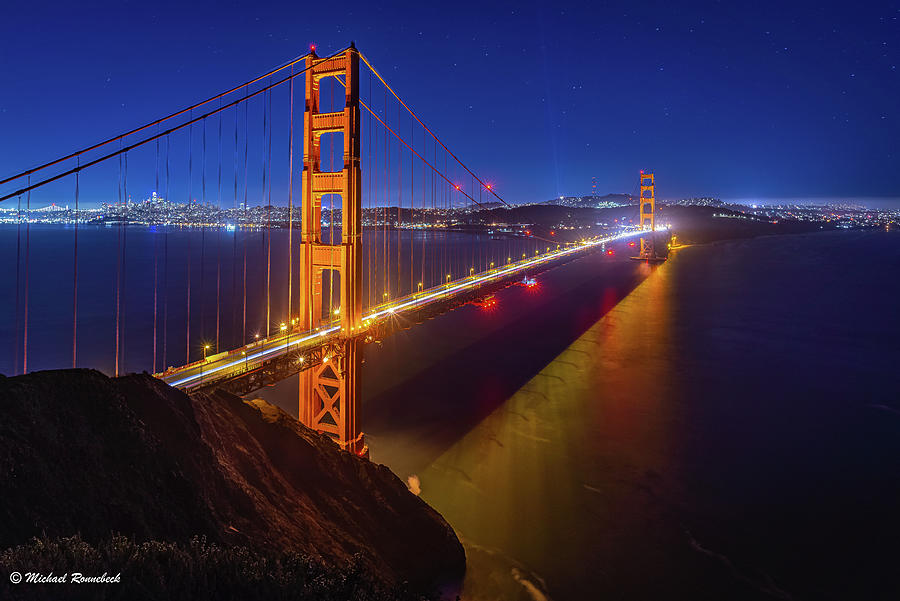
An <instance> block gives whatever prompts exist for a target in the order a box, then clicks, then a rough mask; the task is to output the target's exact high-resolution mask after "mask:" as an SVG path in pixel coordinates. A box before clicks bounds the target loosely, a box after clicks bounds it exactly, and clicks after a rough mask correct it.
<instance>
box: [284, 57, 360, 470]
mask: <svg viewBox="0 0 900 601" xmlns="http://www.w3.org/2000/svg"><path fill="white" fill-rule="evenodd" d="M306 69H307V70H306V112H305V113H304V116H303V136H304V139H303V184H302V185H303V194H302V207H301V212H302V217H301V234H300V238H301V242H300V280H299V285H300V289H299V295H300V299H301V300H300V326H301V330H303V331H308V330H313V329H316V328H320V327H321V328H322V329H325V328H327V327H333V326H335V325H338V326H339V327H340V329H341V336H340V337H339V338H338V340H337V342H335V343H334V344H332V345H328V347H326V348H325V349H324V350H323V351H322V354H321V357H319V359H320V361H319V363H318V364H317V365H314V366H312V367H310V368H309V369H306V370H304V371H301V372H300V411H299V415H300V421H302V422H303V423H304V424H305V425H307V426H308V427H310V428H313V429H315V430H318V431H320V432H324V433H326V434H328V435H329V436H331V437H332V438H334V440H335V442H337V443H338V444H340V445H341V446H342V447H343V448H345V449H347V450H349V451H351V452H357V453H360V454H361V453H363V452H364V448H365V446H364V443H363V441H362V435H361V434H360V432H359V429H358V424H357V389H358V386H359V383H358V382H357V372H358V367H359V354H358V353H359V349H358V348H357V345H358V342H357V340H356V338H355V336H356V334H358V333H359V332H360V330H361V325H362V281H361V276H362V248H361V245H360V236H361V233H362V202H361V196H362V180H361V167H360V101H359V53H358V52H357V50H356V48H355V47H354V46H353V45H352V44H351V46H350V48H348V49H347V50H346V51H345V52H343V53H341V54H339V55H337V56H333V57H331V58H326V59H320V58H318V57H317V56H316V55H315V52H313V53H311V54H310V56H308V57H307V59H306ZM328 77H333V78H335V79H336V80H337V81H338V82H340V84H342V85H343V87H344V89H345V91H346V93H345V102H344V107H343V110H338V111H335V112H320V111H319V86H320V82H321V81H322V80H323V79H325V78H328ZM329 134H334V135H340V136H342V137H343V147H344V161H343V168H342V169H341V170H339V171H322V170H321V169H320V166H321V161H320V159H321V141H322V136H323V135H329ZM328 195H334V196H339V197H340V206H341V214H342V215H341V240H340V244H326V243H325V242H324V241H323V239H322V198H323V196H328ZM332 198H334V197H333V196H332ZM335 204H336V203H335ZM326 271H328V286H332V288H333V286H334V282H337V284H338V287H339V289H340V306H339V307H338V308H337V309H335V310H334V312H332V311H331V308H330V307H325V306H323V298H324V296H325V295H324V293H323V277H322V276H323V274H324V273H325V272H326ZM323 310H327V311H328V312H329V315H327V316H324V317H323ZM335 315H337V316H338V320H337V323H334V318H335Z"/></svg>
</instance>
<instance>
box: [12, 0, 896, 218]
mask: <svg viewBox="0 0 900 601" xmlns="http://www.w3.org/2000/svg"><path fill="white" fill-rule="evenodd" d="M329 5H333V6H335V8H331V9H325V8H316V7H325V6H329ZM338 6H346V8H339V7H338ZM0 35H2V40H3V42H2V59H0V74H2V81H3V85H2V91H0V140H2V144H0V175H8V174H11V173H13V172H16V171H18V170H21V169H24V168H27V167H30V166H33V165H36V164H38V163H40V162H43V161H45V160H48V159H51V158H55V157H56V156H58V155H60V154H63V153H67V152H70V151H72V150H75V149H76V148H79V147H81V146H84V145H86V144H88V143H91V142H95V141H99V140H101V139H105V138H106V137H108V136H111V135H114V134H116V133H119V132H120V131H123V130H126V129H130V128H132V127H134V126H137V125H141V124H143V123H145V122H148V121H151V120H153V119H155V118H157V117H159V116H162V115H163V114H167V113H169V112H172V111H174V110H177V109H180V108H182V107H183V106H187V105H189V104H191V103H193V102H196V101H198V100H201V99H203V98H206V97H208V96H210V95H212V94H214V93H217V92H219V91H221V90H224V89H225V88H227V87H230V86H232V85H235V84H238V83H241V82H243V81H245V80H247V79H249V78H251V77H253V76H255V75H258V74H261V73H264V72H265V71H267V70H268V69H269V68H271V67H274V66H277V65H279V64H281V63H283V62H285V61H287V60H288V59H291V58H293V57H295V56H297V55H300V54H303V53H304V52H306V49H307V48H308V46H309V44H310V43H311V42H315V43H316V44H317V45H318V47H319V51H320V54H322V55H324V54H327V53H329V52H331V51H334V50H338V49H340V48H343V47H344V46H346V45H347V44H348V43H349V42H350V41H351V40H354V41H355V42H356V45H357V47H358V48H359V49H360V50H361V51H362V52H363V53H365V54H366V55H367V57H369V58H370V60H372V61H373V64H375V66H376V67H378V68H379V69H380V70H381V71H382V72H383V73H384V74H385V76H386V78H387V79H388V81H389V83H391V84H392V85H393V86H394V88H395V89H396V90H397V91H398V92H399V93H400V95H401V96H402V97H404V98H405V99H406V100H407V101H408V102H409V104H410V105H411V106H412V107H413V108H414V109H415V110H417V111H418V112H419V114H420V115H421V116H422V117H423V119H424V120H425V121H426V122H427V123H429V125H430V126H431V127H432V129H433V130H434V131H435V132H436V133H437V134H438V135H439V136H440V137H441V138H442V139H443V140H444V141H445V143H446V144H447V146H449V147H450V148H451V149H452V150H454V151H455V152H457V154H459V155H460V157H461V158H462V159H463V160H464V161H465V162H466V163H468V164H469V165H470V166H471V167H472V168H473V169H474V171H475V172H476V173H479V174H480V175H482V176H483V177H485V178H486V179H489V180H490V181H493V182H495V184H496V186H497V189H498V190H499V191H500V193H501V194H502V195H503V196H504V197H505V198H507V199H508V200H510V201H513V202H527V201H541V200H546V199H547V198H550V197H552V196H556V195H561V194H566V195H576V194H578V195H581V194H588V193H590V190H591V177H593V176H595V177H596V178H597V182H598V191H599V192H601V193H606V192H633V191H634V189H635V184H636V181H637V173H638V170H640V169H650V170H654V171H655V172H656V174H657V181H658V194H659V196H661V197H663V198H675V197H683V196H705V195H714V196H720V197H722V198H729V199H736V198H740V199H750V198H760V199H761V198H785V197H834V196H900V169H898V166H900V69H898V66H900V2H896V1H885V2H871V3H867V2H841V3H829V2H816V3H805V2H771V3H770V2H763V1H758V2H752V3H736V2H730V1H723V2H660V3H641V2H625V3H619V2H609V3H607V2H561V3H558V4H557V3H553V2H512V3H493V2H484V1H481V2H470V1H462V2H417V3H384V2H370V3H355V2H350V3H345V4H343V5H338V4H337V3H332V2H327V3H326V2H317V3H304V2H297V1H292V2H283V3H282V2H265V1H255V2H215V3H214V2H173V3H160V2H152V1H146V2H126V1H119V2H108V3H101V2H66V3H45V2H34V3H28V2H24V1H14V2H9V3H6V5H5V6H4V16H3V19H2V22H0Z"/></svg>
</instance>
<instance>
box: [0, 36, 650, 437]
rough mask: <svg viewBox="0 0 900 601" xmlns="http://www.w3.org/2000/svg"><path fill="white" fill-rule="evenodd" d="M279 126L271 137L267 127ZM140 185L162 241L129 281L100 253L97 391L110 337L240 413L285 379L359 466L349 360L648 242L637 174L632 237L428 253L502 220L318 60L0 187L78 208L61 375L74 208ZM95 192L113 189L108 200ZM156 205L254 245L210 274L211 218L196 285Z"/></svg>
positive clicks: (383, 106) (387, 92) (401, 111)
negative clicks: (225, 399) (450, 231)
mask: <svg viewBox="0 0 900 601" xmlns="http://www.w3.org/2000/svg"><path fill="white" fill-rule="evenodd" d="M301 82H302V84H303V87H302V88H301V87H300V83H301ZM301 110H302V114H301ZM251 111H253V114H251ZM276 118H278V119H281V120H283V121H284V123H282V124H280V125H278V126H276V125H275V122H276ZM210 138H212V139H213V140H214V142H215V145H214V147H213V148H212V149H211V148H210V146H212V145H211V144H210V143H209V139H210ZM213 153H214V157H215V158H214V160H213V161H212V168H210V164H209V163H210V154H213ZM229 155H230V157H229ZM251 157H252V159H251ZM229 158H230V159H231V160H230V161H229V160H228V159H229ZM229 162H230V163H231V164H230V165H229ZM298 164H300V165H302V170H301V171H300V173H299V177H297V173H296V172H297V166H299V165H298ZM151 179H152V188H153V190H154V195H155V194H156V191H161V192H162V198H164V199H165V203H161V205H159V206H157V207H156V208H155V209H154V211H155V213H154V217H153V219H154V223H157V224H163V225H165V226H166V228H165V229H164V233H163V234H162V236H161V237H162V240H158V239H155V240H154V247H153V262H152V265H151V264H149V263H148V264H146V265H142V266H141V267H135V266H134V264H135V261H138V259H136V258H133V257H131V258H130V257H129V254H128V240H129V237H128V229H127V228H126V227H125V226H126V223H127V219H121V220H119V221H118V222H117V223H114V224H111V225H112V227H115V228H117V232H116V233H117V237H116V244H115V248H110V249H109V251H108V252H109V254H110V255H112V254H113V253H114V255H115V270H114V272H112V271H111V272H110V274H109V275H110V278H111V279H112V280H114V284H112V285H111V286H110V288H109V309H110V310H109V319H110V321H114V329H113V332H114V333H113V335H111V336H110V337H109V338H110V340H109V346H110V348H111V353H112V354H113V360H112V362H111V372H112V374H113V375H116V376H118V375H119V374H120V373H124V371H125V366H126V357H129V355H128V354H127V353H126V347H125V340H126V333H128V336H129V338H128V339H129V343H130V345H131V346H130V347H129V348H134V346H135V344H136V345H137V346H138V347H141V348H144V347H150V355H151V357H152V359H151V360H150V361H149V362H148V364H147V365H144V364H139V365H138V368H139V369H145V370H147V369H149V370H151V371H152V372H153V373H155V375H157V377H159V378H161V379H162V380H164V381H166V382H167V383H169V384H170V385H172V386H176V387H179V388H182V389H185V390H197V389H202V388H204V387H209V386H217V387H222V388H225V389H228V390H231V391H233V392H235V393H238V394H246V393H249V392H251V391H253V390H256V389H259V388H260V387H262V386H264V385H267V384H271V383H274V382H277V381H279V380H281V379H284V378H286V377H288V376H290V375H293V374H295V373H298V372H299V374H300V380H299V394H298V410H299V411H298V412H299V416H300V420H301V421H302V422H303V423H304V424H305V425H307V426H309V427H311V428H313V429H316V430H318V431H320V432H324V433H326V434H328V435H329V436H331V437H332V438H333V439H334V440H335V441H336V442H337V443H338V444H340V445H341V446H342V447H344V448H346V449H347V450H349V451H351V452H356V453H358V454H364V453H365V449H366V447H365V442H364V439H363V435H362V433H361V430H360V427H359V420H358V417H357V399H358V387H359V381H358V380H359V378H358V370H359V363H360V355H361V346H362V345H365V344H367V343H371V342H374V341H377V340H380V339H381V338H383V337H384V336H387V335H389V334H390V333H391V332H393V331H394V330H396V329H399V328H405V327H409V326H410V325H411V324H413V323H416V322H418V321H421V320H423V319H426V318H428V317H431V316H434V315H437V314H439V313H442V312H445V311H447V310H450V309H452V308H454V307H456V306H459V305H460V304H463V303H466V302H470V301H473V300H475V299H478V298H483V297H484V296H485V295H488V294H490V293H492V292H493V291H494V290H496V289H499V288H501V287H503V286H507V285H509V284H510V283H512V282H515V281H518V280H521V279H522V278H523V277H527V274H533V273H535V272H537V271H540V270H542V269H546V268H548V267H550V266H552V265H556V264H559V263H561V262H563V261H566V260H568V259H571V258H574V257H576V256H579V255H581V254H582V253H585V252H589V251H591V250H593V249H598V248H605V247H606V244H608V243H612V242H613V241H615V240H618V239H623V238H629V237H634V236H641V245H640V253H639V255H638V257H636V258H641V259H644V260H654V259H655V258H656V253H655V252H654V247H653V237H652V235H650V234H647V231H648V230H654V229H655V221H654V212H655V196H654V185H655V182H654V179H653V174H650V173H646V174H645V173H644V172H641V176H640V189H641V195H640V198H641V201H640V209H639V217H640V223H639V224H638V225H637V226H635V227H632V228H623V229H621V230H620V231H617V232H615V233H613V234H609V235H605V236H594V237H590V238H584V239H581V240H578V241H574V242H569V243H556V242H548V240H547V239H544V238H541V237H540V236H506V237H505V238H502V239H500V240H495V239H493V237H481V238H478V237H473V239H472V241H471V242H470V243H467V244H466V245H465V247H464V248H459V247H455V248H454V247H453V246H452V245H451V244H450V243H449V242H448V241H447V239H446V237H442V236H441V235H440V232H441V230H442V229H443V230H446V229H447V228H446V226H447V225H448V223H449V221H450V219H449V217H448V216H449V215H451V214H453V212H454V211H456V212H457V213H456V214H462V215H467V214H471V212H472V211H473V210H474V209H476V208H484V207H485V206H486V205H487V203H488V202H491V203H499V204H500V205H501V206H506V207H509V206H510V205H509V203H507V202H506V201H505V200H504V199H503V198H502V197H501V196H500V195H499V194H498V192H497V190H496V188H495V186H494V185H493V184H491V183H489V182H487V181H485V180H484V179H482V178H480V177H479V176H478V175H476V174H475V173H474V172H473V171H472V170H471V169H470V168H469V167H468V166H466V165H465V164H464V163H463V162H462V161H461V160H460V159H459V158H458V156H457V155H456V154H455V153H453V152H451V151H450V149H449V148H447V147H446V146H445V145H444V143H443V142H442V141H441V140H440V139H439V138H438V137H437V135H435V133H434V132H433V131H432V130H431V129H430V128H429V127H427V126H426V124H425V123H424V122H423V121H422V120H421V119H420V118H419V116H418V115H417V113H416V112H414V111H413V110H412V109H411V108H410V107H409V106H408V105H407V104H406V102H404V101H403V100H402V99H401V98H400V96H399V95H398V94H397V93H396V92H395V91H394V89H393V88H392V87H391V86H390V85H389V84H388V83H387V82H386V81H385V79H384V78H383V77H382V75H381V74H380V73H379V72H378V71H377V70H376V69H375V68H374V67H373V66H372V64H371V63H370V61H369V60H368V59H367V58H366V57H365V56H364V55H363V54H362V53H360V52H359V50H357V49H356V48H355V46H354V45H353V44H351V45H350V46H349V47H347V48H345V49H343V50H341V51H339V52H335V53H333V54H330V55H328V56H325V57H319V56H318V55H317V54H316V51H315V48H311V50H310V52H309V53H307V54H305V55H303V56H301V57H298V58H296V59H294V60H292V61H290V62H288V63H286V64H284V65H282V66H280V67H278V68H276V69H274V70H272V71H269V72H268V73H266V74H264V75H261V76H259V77H256V78H254V79H252V80H250V81H248V82H245V83H243V84H241V85H239V86H235V87H232V88H231V89H229V90H227V91H225V92H222V93H220V94H217V95H215V96H213V97H211V98H208V99H207V100H204V101H202V102H200V103H197V104H194V105H192V106H190V107H187V108H185V109H182V110H179V111H177V112H174V113H172V114H169V115H167V116H165V117H163V118H160V119H157V120H155V121H153V122H151V123H148V124H146V125H143V126H141V127H138V128H136V129H133V130H131V131H128V132H126V133H123V134H120V135H117V136H114V137H112V138H109V139H107V140H105V141H103V142H100V143H97V144H93V145H91V146H88V147H86V148H84V149H81V150H79V151H76V152H73V153H70V154H68V155H65V156H63V157H59V158H57V159H54V160H52V161H50V162H47V163H44V164H42V165H40V166H38V167H35V168H32V169H28V170H25V171H22V172H20V173H17V174H15V175H13V176H10V177H7V178H4V179H2V180H0V202H4V201H10V200H15V202H17V210H18V211H21V210H22V209H23V207H24V210H25V211H26V215H27V214H28V213H27V212H28V211H29V210H30V208H31V203H32V200H33V198H32V196H33V195H36V194H38V193H40V192H44V193H49V191H53V190H55V191H56V193H61V192H60V190H61V189H62V188H60V186H70V188H69V190H70V193H71V194H73V195H74V206H75V218H74V220H73V224H74V226H73V238H72V268H71V274H72V281H71V291H70V293H71V299H72V305H71V339H72V347H71V348H72V351H71V366H72V367H76V366H77V365H78V364H79V348H80V347H79V335H80V334H82V336H83V330H84V328H85V327H86V326H85V324H83V323H82V322H81V321H80V320H79V300H80V299H81V300H82V302H85V301H84V299H85V293H84V291H82V292H81V294H80V293H79V255H78V252H79V217H78V214H79V202H80V200H81V195H82V194H83V192H82V190H87V189H88V188H90V189H92V190H93V193H92V194H93V196H94V197H96V196H97V194H98V192H97V191H98V190H100V189H104V187H105V188H106V189H107V191H105V192H103V193H105V194H108V195H109V197H112V198H115V199H116V202H115V206H116V208H117V211H118V210H120V209H121V207H122V206H123V205H124V207H125V210H124V212H122V214H124V215H126V216H127V213H128V206H129V197H130V195H131V192H133V191H134V189H135V188H138V189H142V188H144V189H146V187H147V186H149V185H151V181H150V180H151ZM198 180H199V181H198ZM111 182H115V187H114V188H113V190H112V191H108V188H109V187H110V185H111ZM129 190H131V192H130V191H129ZM198 193H199V199H198V198H197V195H198ZM251 194H252V195H253V196H254V197H255V198H256V199H257V200H259V201H261V202H263V203H264V206H265V215H266V222H265V224H264V225H263V224H260V223H255V224H251V220H250V218H249V216H248V211H249V208H248V202H249V198H250V196H251ZM170 198H182V199H185V200H187V202H188V205H189V206H191V207H193V206H194V205H195V203H196V205H197V206H199V207H208V206H210V204H211V203H212V202H213V201H214V202H215V206H216V207H217V208H221V207H222V203H223V201H225V202H227V201H228V200H230V201H231V205H232V209H233V211H232V214H233V215H237V216H241V215H243V217H242V218H241V223H240V224H239V225H240V226H241V228H248V229H249V228H251V226H255V227H256V228H258V229H262V228H263V227H265V232H264V234H263V236H262V238H261V241H262V252H250V251H248V246H247V245H248V238H247V237H246V236H245V237H244V238H243V241H242V243H241V246H242V247H240V248H239V245H238V238H237V237H233V239H232V249H231V251H232V252H231V260H229V259H228V257H227V248H226V256H225V258H224V259H223V256H222V254H223V253H222V244H221V239H220V236H221V232H222V230H223V229H224V227H223V226H224V224H223V223H221V221H220V220H219V219H216V220H215V221H214V222H213V223H209V224H201V226H200V227H201V234H202V236H203V237H202V239H201V247H200V264H199V265H200V267H199V270H195V268H194V267H193V266H194V262H195V260H196V258H197V257H196V253H197V249H196V248H192V246H191V242H190V241H188V246H187V248H186V256H181V255H178V256H173V254H174V251H175V249H174V248H173V247H172V246H171V244H170V240H169V230H170V229H171V228H170V227H169V226H171V225H172V223H173V222H172V216H171V214H170V211H171V203H170ZM274 202H280V203H286V208H287V212H286V216H287V218H286V219H285V220H284V222H283V223H282V222H279V221H277V220H274V221H273V220H272V214H273V208H274V205H273V203H274ZM120 212H121V211H120ZM117 214H119V213H117ZM18 222H19V224H20V226H21V225H22V220H19V221H18ZM24 226H25V227H24V230H25V231H24V234H21V233H20V235H19V238H18V241H17V263H16V271H15V278H16V284H15V298H16V311H15V324H14V328H13V331H14V338H15V341H14V347H15V349H14V352H15V370H16V371H17V372H18V371H19V369H20V362H19V359H20V357H21V371H22V373H24V372H26V371H27V370H28V354H29V347H28V341H29V323H33V320H34V315H29V306H30V303H29V291H30V290H31V288H32V286H33V279H32V278H34V277H36V276H37V275H40V276H41V277H44V274H33V273H31V266H30V261H29V257H30V256H31V253H32V246H31V245H32V238H31V231H30V223H29V220H28V218H26V219H25V220H24ZM82 227H83V226H82ZM284 229H286V230H287V232H286V234H287V242H286V248H285V249H284V253H282V251H280V250H278V249H276V250H275V253H276V256H275V257H274V259H275V261H274V263H275V264H273V248H275V246H274V245H273V230H279V231H280V232H281V234H282V235H283V233H284V232H283V230H284ZM207 230H209V231H210V236H213V235H214V236H216V243H215V249H216V263H215V267H216V270H215V278H214V279H215V289H214V291H215V295H214V299H215V304H216V311H215V316H214V317H215V320H214V326H213V321H212V320H209V321H207V320H206V319H205V318H206V315H207V311H206V306H205V305H206V304H207V303H210V304H211V303H212V300H213V297H212V292H211V291H210V288H211V287H212V283H211V282H207V280H212V279H213V276H212V274H211V273H209V271H210V269H208V268H206V266H207V263H208V260H207V257H206V250H207V246H206V241H205V236H206V233H207ZM529 233H530V232H529ZM183 251H184V248H183V247H179V248H178V252H183ZM192 253H193V254H192ZM279 254H286V255H287V256H286V257H284V256H279ZM263 259H264V261H263ZM129 260H131V261H132V263H131V265H132V267H129ZM82 261H83V259H82ZM279 261H280V262H282V263H284V264H285V265H284V266H283V267H279V266H278V263H279ZM138 262H139V261H138ZM223 265H224V266H225V267H226V269H224V270H223ZM229 266H230V267H231V271H232V273H231V275H230V276H229V274H228V273H227V272H228V269H227V268H228V267H229ZM151 268H152V269H151ZM177 268H182V269H183V270H184V271H185V272H186V274H185V275H186V285H185V286H183V287H182V286H175V287H174V288H173V286H172V285H170V283H169V281H168V279H169V273H170V271H173V270H174V269H177ZM83 269H84V266H81V270H82V271H83ZM135 269H137V270H138V271H140V272H141V275H140V277H141V278H142V279H143V282H142V288H141V289H142V290H143V291H145V292H151V291H152V326H151V325H150V324H149V323H146V324H144V327H143V328H142V329H141V330H140V333H139V334H135V333H134V332H133V331H132V329H129V327H128V325H127V323H126V321H127V319H130V321H132V322H133V321H135V320H136V319H140V320H143V319H147V320H149V315H148V316H143V315H140V316H137V317H135V316H131V317H130V318H129V315H128V311H127V310H126V309H127V304H128V299H129V298H130V297H129V296H128V295H127V293H128V292H129V287H131V288H134V287H135V285H134V284H133V283H130V281H129V278H131V280H132V281H133V279H134V274H133V273H132V272H133V271H134V270H135ZM192 270H193V272H192ZM196 271H199V273H197V272H196ZM45 277H53V276H52V275H51V274H46V276H45ZM82 277H83V276H82ZM192 277H193V283H192ZM198 279H199V288H200V293H199V295H198V294H197V291H196V287H197V285H198V281H197V280H198ZM254 279H255V280H256V281H257V283H258V287H259V288H264V290H265V295H264V297H265V299H264V303H263V302H262V300H260V302H258V303H254V302H253V298H255V296H257V294H256V291H255V290H254V289H255V288H256V287H257V286H256V285H254V283H253V280H254ZM150 282H152V286H151V285H150ZM229 283H230V290H229V285H228V284H229ZM273 289H274V293H273ZM192 291H193V292H194V297H193V298H192ZM274 297H278V298H274ZM145 300H146V299H145ZM223 305H227V306H229V307H230V308H231V320H230V323H223V321H224V322H228V321H229V320H228V319H227V313H228V311H227V310H225V309H223ZM176 307H178V308H177V310H176ZM192 309H193V311H192ZM198 312H199V313H200V315H199V316H198ZM256 313H258V314H259V315H256ZM223 318H224V319H223ZM198 321H199V325H198ZM254 323H256V324H259V325H258V327H257V328H254V327H253V324H254ZM87 327H93V325H88V326H87ZM147 330H149V332H148V331H147ZM254 330H255V331H254ZM213 331H214V335H213ZM135 338H137V340H136V342H135V340H134V339H135ZM82 345H83V343H82ZM168 365H171V367H166V366H168ZM129 366H130V367H132V368H133V363H130V364H129Z"/></svg>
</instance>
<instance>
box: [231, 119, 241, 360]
mask: <svg viewBox="0 0 900 601" xmlns="http://www.w3.org/2000/svg"><path fill="white" fill-rule="evenodd" d="M232 174H233V175H234V190H233V192H232V197H231V198H232V201H231V217H232V219H234V221H235V223H234V232H232V236H231V348H236V347H238V346H241V345H242V344H243V342H242V343H241V344H236V343H235V338H236V337H237V323H236V322H237V234H238V231H240V230H239V226H240V223H239V222H238V212H237V195H238V109H237V106H235V107H234V165H233V167H232Z"/></svg>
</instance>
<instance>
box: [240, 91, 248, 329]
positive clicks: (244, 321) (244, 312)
mask: <svg viewBox="0 0 900 601" xmlns="http://www.w3.org/2000/svg"><path fill="white" fill-rule="evenodd" d="M246 95H247V94H246V92H244V96H246ZM249 106H250V103H249V102H245V103H244V226H245V227H247V226H248V222H247V191H248V186H249V181H248V176H249V173H250V171H249V153H250V137H249V133H250V113H249V110H250V109H249ZM248 230H249V228H248ZM247 238H249V235H248V233H247V232H244V236H243V241H244V272H243V276H242V277H241V283H242V284H243V289H244V296H243V301H242V304H241V305H242V330H241V333H242V338H241V344H247Z"/></svg>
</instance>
